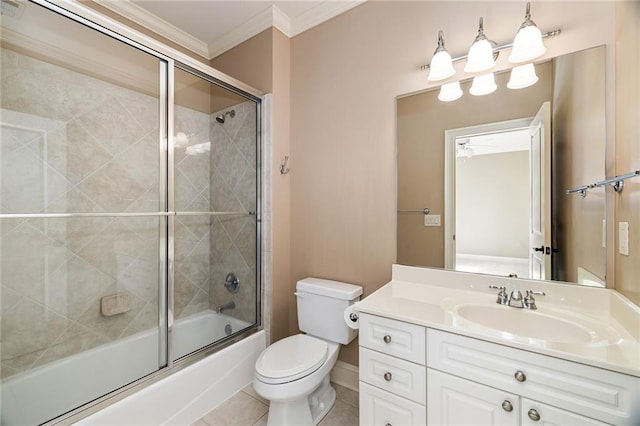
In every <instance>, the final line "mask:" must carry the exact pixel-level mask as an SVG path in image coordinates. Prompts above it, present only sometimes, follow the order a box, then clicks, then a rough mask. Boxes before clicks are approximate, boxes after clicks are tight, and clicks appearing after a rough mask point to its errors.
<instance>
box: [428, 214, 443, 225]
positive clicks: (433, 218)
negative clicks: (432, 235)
mask: <svg viewBox="0 0 640 426" xmlns="http://www.w3.org/2000/svg"><path fill="white" fill-rule="evenodd" d="M424 226H440V215H439V214H426V215H424Z"/></svg>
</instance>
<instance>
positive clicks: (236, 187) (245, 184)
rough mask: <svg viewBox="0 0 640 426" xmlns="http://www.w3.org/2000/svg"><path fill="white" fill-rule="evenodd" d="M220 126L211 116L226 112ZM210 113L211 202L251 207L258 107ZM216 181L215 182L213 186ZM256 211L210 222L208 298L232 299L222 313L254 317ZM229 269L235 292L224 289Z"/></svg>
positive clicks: (218, 207) (217, 206)
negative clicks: (235, 279) (235, 282)
mask: <svg viewBox="0 0 640 426" xmlns="http://www.w3.org/2000/svg"><path fill="white" fill-rule="evenodd" d="M231 109H232V110H235V117H233V118H231V117H230V116H227V117H226V120H225V122H224V123H223V124H221V123H218V122H217V121H216V120H215V117H216V116H217V115H218V114H220V113H223V112H224V111H228V110H231ZM224 111H219V112H217V113H214V114H212V115H211V120H210V123H211V125H210V126H211V127H210V135H211V175H210V176H211V184H210V185H209V187H210V190H211V206H212V209H213V210H215V211H222V212H225V211H229V212H231V211H252V212H255V211H256V210H257V206H256V126H257V123H256V107H255V104H254V103H253V102H244V103H241V104H238V105H234V106H232V107H229V108H226V109H225V110H224ZM214 182H215V184H214ZM255 218H256V216H255V215H252V216H248V217H247V216H242V217H238V216H217V217H212V220H211V282H210V288H209V295H210V302H211V305H212V306H213V307H215V306H219V305H222V304H225V303H227V302H229V301H230V300H234V302H235V304H236V308H235V309H233V310H230V311H227V312H226V313H227V314H228V315H230V316H233V317H235V318H238V319H241V320H243V321H247V322H249V323H253V322H255V321H256V291H255V288H256V233H255V226H256V223H255ZM230 272H233V273H234V274H235V275H236V276H237V277H238V279H239V281H240V287H239V290H238V292H237V293H236V294H231V293H229V292H228V291H227V290H226V288H225V287H224V282H225V277H226V275H227V274H228V273H230Z"/></svg>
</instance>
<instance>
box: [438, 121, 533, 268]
mask: <svg viewBox="0 0 640 426" xmlns="http://www.w3.org/2000/svg"><path fill="white" fill-rule="evenodd" d="M531 122H532V119H531V118H525V119H518V120H510V121H507V122H499V123H490V124H484V125H479V126H473V127H467V128H463V129H453V130H449V131H447V132H445V143H446V154H447V158H446V166H445V168H446V170H445V186H448V187H449V190H446V191H445V194H450V195H449V197H448V199H447V200H445V217H446V220H445V224H446V225H448V226H445V267H446V268H450V269H455V270H458V271H465V272H476V273H485V274H493V275H502V276H508V275H517V276H518V277H520V278H530V276H531V273H530V269H531V265H530V259H529V251H530V248H529V245H530V241H529V237H530V223H531V210H532V207H531V206H532V204H531V194H530V190H528V188H530V187H531V184H530V180H531V167H530V151H531V150H530V147H531V138H530V130H529V126H530V124H531ZM523 189H524V190H523Z"/></svg>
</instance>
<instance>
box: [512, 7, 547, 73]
mask: <svg viewBox="0 0 640 426" xmlns="http://www.w3.org/2000/svg"><path fill="white" fill-rule="evenodd" d="M546 51H547V48H546V47H544V44H543V43H542V33H541V32H540V30H539V29H538V27H537V26H536V24H535V22H533V21H532V20H531V3H530V2H527V11H526V13H525V16H524V22H523V23H522V25H520V29H519V30H518V34H516V38H515V39H514V40H513V48H512V49H511V54H510V55H509V62H511V63H514V64H521V63H523V62H529V61H532V60H534V59H536V58H539V57H540V56H542V55H544V53H545V52H546Z"/></svg>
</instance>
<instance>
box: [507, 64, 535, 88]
mask: <svg viewBox="0 0 640 426" xmlns="http://www.w3.org/2000/svg"><path fill="white" fill-rule="evenodd" d="M537 81H538V76H537V75H536V68H535V67H534V65H533V63H528V64H526V65H520V66H517V67H514V68H513V69H512V70H511V77H510V78H509V82H508V83H507V87H508V88H509V89H524V88H525V87H529V86H533V85H534V84H536V82H537Z"/></svg>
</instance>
